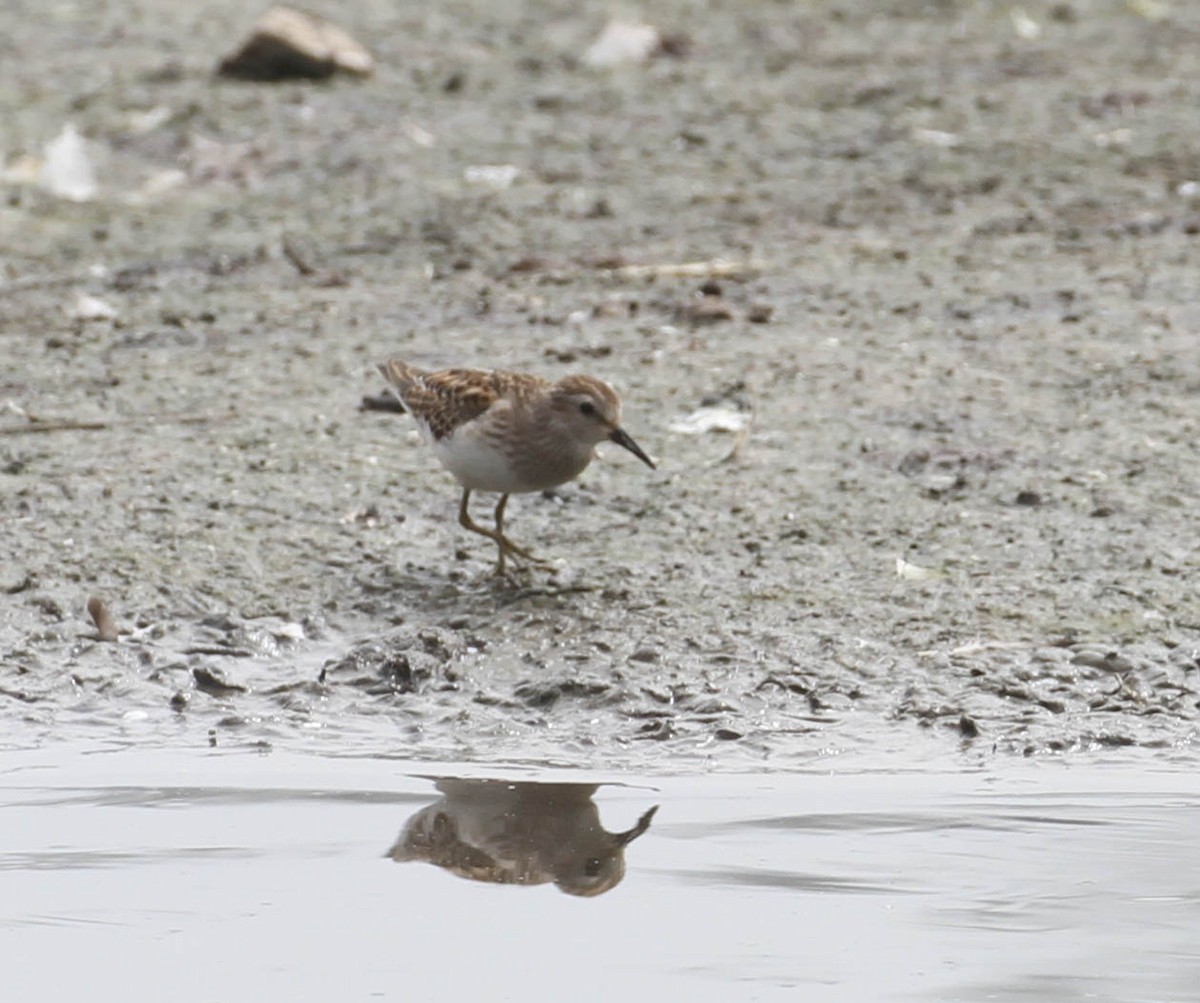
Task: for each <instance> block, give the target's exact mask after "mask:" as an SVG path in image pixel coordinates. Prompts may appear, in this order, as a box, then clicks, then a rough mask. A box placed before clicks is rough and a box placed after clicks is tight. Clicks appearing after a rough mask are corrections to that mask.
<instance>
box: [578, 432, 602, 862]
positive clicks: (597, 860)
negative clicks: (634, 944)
mask: <svg viewBox="0 0 1200 1003" xmlns="http://www.w3.org/2000/svg"><path fill="white" fill-rule="evenodd" d="M593 410H594V409H593ZM603 867H604V862H603V861H602V860H600V859H598V858H596V857H592V858H591V859H590V860H588V861H586V862H585V863H584V865H583V873H584V876H585V877H589V878H595V877H598V876H599V874H600V870H601V868H603Z"/></svg>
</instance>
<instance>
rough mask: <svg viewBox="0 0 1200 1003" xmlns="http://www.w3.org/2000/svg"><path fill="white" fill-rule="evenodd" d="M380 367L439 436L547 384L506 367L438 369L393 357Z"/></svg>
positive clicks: (416, 414)
mask: <svg viewBox="0 0 1200 1003" xmlns="http://www.w3.org/2000/svg"><path fill="white" fill-rule="evenodd" d="M379 368H380V371H381V372H382V373H383V375H384V377H386V379H387V381H388V382H389V383H390V384H391V385H392V387H393V388H394V390H395V392H396V395H397V396H398V397H399V398H400V400H401V402H402V403H403V404H404V407H405V409H406V410H407V411H408V412H409V414H411V415H412V416H413V417H414V418H416V419H417V420H419V421H421V422H423V423H424V424H425V425H427V426H428V428H429V431H430V434H431V435H432V436H433V438H434V439H435V440H438V439H444V438H445V437H446V436H447V435H449V434H450V433H451V432H453V431H454V430H455V429H456V428H458V426H460V425H462V424H465V423H466V422H468V421H473V420H474V419H475V418H478V417H479V416H480V415H481V414H483V413H484V412H485V411H487V410H488V408H490V407H491V406H492V405H493V404H495V403H496V402H497V401H498V400H502V399H505V398H508V399H512V400H523V399H526V398H528V397H529V396H530V395H531V394H533V393H534V392H536V391H537V389H538V388H539V387H540V386H542V385H543V384H544V382H545V381H543V380H541V379H540V378H539V377H537V376H530V375H528V374H526V373H511V372H507V371H505V370H502V369H496V370H485V369H442V370H440V371H438V372H436V373H430V372H426V371H425V370H422V369H417V368H416V367H415V366H409V365H408V364H407V363H405V362H403V361H401V360H399V359H391V360H389V361H388V362H385V363H384V364H383V365H381V366H380V367H379Z"/></svg>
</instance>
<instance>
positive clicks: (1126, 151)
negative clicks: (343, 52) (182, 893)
mask: <svg viewBox="0 0 1200 1003" xmlns="http://www.w3.org/2000/svg"><path fill="white" fill-rule="evenodd" d="M308 6H310V7H314V8H316V9H318V10H321V9H325V12H326V13H328V14H329V15H330V16H332V17H334V18H335V19H336V20H338V21H339V23H341V24H342V25H343V26H344V27H345V28H347V29H348V30H349V31H350V32H351V33H353V34H355V35H357V36H359V37H360V38H362V39H363V40H365V41H367V42H368V43H369V45H370V46H371V48H372V50H373V52H374V53H375V56H376V58H377V60H378V68H377V71H376V73H375V75H374V76H373V77H371V78H369V79H367V80H363V81H359V80H350V79H346V80H335V81H333V82H330V83H325V84H313V83H285V84H276V85H262V84H250V83H236V82H228V81H221V80H218V79H216V78H214V76H213V73H212V71H213V68H214V66H215V64H216V62H217V61H218V59H219V58H220V57H221V56H223V55H225V54H226V53H227V52H228V51H229V50H230V49H231V48H232V47H233V46H234V43H235V41H236V40H237V39H238V38H239V37H240V36H241V34H242V33H243V32H244V31H245V30H246V29H248V26H249V24H248V21H249V19H248V18H247V16H246V15H245V14H244V13H243V11H244V5H242V4H235V3H232V2H228V3H227V2H223V0H212V2H207V3H204V4H194V5H183V4H176V3H169V2H166V0H142V2H135V3H130V4H123V5H117V6H114V5H108V4H100V3H86V2H78V3H67V4H58V5H54V7H53V10H52V11H50V10H48V9H46V8H45V7H44V5H42V4H35V3H32V2H28V3H26V2H15V3H7V4H5V5H4V8H3V11H2V12H0V60H2V62H3V65H4V73H3V74H2V75H0V122H3V132H0V157H2V158H3V162H4V178H5V181H4V191H3V194H4V196H5V197H4V199H3V202H2V205H0V244H2V246H3V248H4V251H3V259H2V264H0V356H2V359H3V362H4V365H3V367H2V369H0V590H2V601H0V707H2V713H3V716H4V721H5V733H4V738H3V741H4V743H5V744H6V745H9V746H10V747H11V746H29V745H38V744H41V743H44V742H46V741H47V740H49V739H50V738H52V737H65V738H70V739H72V740H76V741H79V740H84V741H86V740H93V739H94V740H99V741H110V740H115V741H118V742H137V743H143V744H146V745H150V746H154V745H179V744H185V745H192V746H195V745H201V744H204V743H211V744H217V745H218V746H227V745H260V746H262V747H288V748H294V749H304V750H306V751H316V752H321V751H324V750H332V749H335V748H336V749H338V750H350V751H354V752H356V753H359V754H363V755H394V756H403V757H412V758H438V759H443V760H454V761H463V760H475V761H490V760H501V759H503V760H507V761H515V760H520V761H526V762H536V763H556V764H563V765H594V764H596V763H597V762H602V763H604V764H605V765H606V766H614V767H622V766H624V767H631V768H636V769H639V770H642V771H646V772H651V773H653V772H655V771H658V770H675V769H679V768H688V766H689V764H695V763H697V762H707V763H710V764H715V765H717V766H722V767H728V768H730V769H739V768H746V767H747V766H749V765H751V764H754V765H756V766H761V767H764V768H766V769H776V768H778V769H783V768H788V767H792V766H796V765H798V764H804V763H809V762H811V761H812V760H813V759H815V758H819V757H822V756H826V755H831V754H836V753H851V752H859V753H863V754H866V755H880V756H886V755H889V754H891V753H895V754H896V755H898V756H901V757H903V756H906V755H907V756H913V757H915V758H934V759H936V758H939V757H941V756H945V755H954V754H957V752H958V750H960V748H962V749H963V750H965V752H966V754H967V756H968V758H973V757H979V756H984V757H986V756H991V755H992V754H993V753H999V754H1001V755H1003V754H1008V753H1017V754H1019V753H1045V752H1053V751H1060V750H1092V749H1095V748H1097V747H1103V746H1124V745H1140V746H1147V747H1151V748H1168V749H1171V750H1173V752H1172V755H1173V756H1175V757H1178V756H1184V757H1187V756H1188V755H1190V754H1191V752H1190V750H1191V747H1192V742H1193V741H1194V738H1195V736H1196V732H1197V719H1198V716H1200V708H1198V702H1200V693H1198V686H1197V679H1198V659H1200V608H1198V603H1197V598H1196V590H1195V580H1196V574H1197V571H1198V570H1200V568H1198V565H1200V560H1198V555H1197V544H1196V539H1197V533H1196V531H1197V517H1196V495H1197V480H1198V478H1200V473H1198V471H1200V462H1198V460H1200V447H1198V445H1197V426H1198V424H1200V394H1198V391H1200V363H1198V349H1197V343H1196V330H1197V326H1198V324H1200V308H1198V307H1197V305H1196V301H1195V288H1196V281H1195V277H1196V274H1197V270H1196V269H1197V252H1196V244H1197V241H1198V240H1200V207H1198V206H1197V204H1196V201H1195V200H1196V199H1197V198H1200V188H1197V184H1200V148H1198V147H1197V145H1196V139H1195V129H1194V125H1195V109H1196V107H1197V106H1198V103H1200V93H1198V91H1200V66H1198V65H1197V63H1198V61H1200V44H1198V43H1200V9H1197V8H1196V7H1194V6H1193V5H1188V4H1183V3H1176V4H1169V5H1167V4H1163V5H1159V4H1148V3H1147V4H1141V5H1126V4H1123V3H1117V2H1115V0H1114V2H1101V0H1096V2H1082V0H1078V2H1071V3H1064V4H1058V5H1056V6H1054V7H1053V8H1052V10H1051V9H1049V8H1047V10H1045V11H1043V10H1042V9H1041V8H1038V10H1037V12H1036V14H1037V17H1038V18H1039V20H1036V21H1029V20H1028V19H1027V18H1025V15H1019V16H1015V15H1014V14H1013V8H1012V7H1011V5H1009V4H1000V3H995V4H992V3H976V4H970V5H958V4H948V3H946V4H937V3H934V4H918V3H907V2H904V3H901V2H893V3H876V2H869V3H868V2H862V3H857V2H849V0H846V2H838V3H819V2H818V3H809V4H803V5H795V4H768V3H762V4H752V5H727V6H726V7H725V8H722V7H719V6H718V7H717V8H713V9H705V10H704V11H703V14H702V15H698V13H697V10H698V9H697V8H696V7H695V5H693V4H684V3H652V4H647V5H645V7H644V9H643V16H644V17H645V18H646V19H647V20H648V21H650V22H652V23H653V24H655V25H657V26H658V27H659V28H660V29H662V30H663V31H664V32H667V33H670V34H671V35H672V37H673V39H674V44H673V45H672V46H671V49H672V52H671V54H665V55H662V56H659V57H657V58H655V59H653V60H651V61H649V62H647V63H645V64H644V65H633V66H624V67H620V68H617V69H613V70H610V71H596V70H592V69H588V68H586V67H585V66H583V65H582V64H581V61H580V54H581V53H582V51H583V50H584V48H585V47H586V46H587V44H588V43H589V42H590V41H591V40H592V39H593V38H595V36H596V35H597V34H598V32H599V31H600V29H601V28H602V27H603V19H602V17H600V16H599V14H596V15H593V16H583V15H581V14H580V12H579V9H578V5H576V4H566V3H561V4H551V3H545V4H532V3H530V4H503V5H499V4H488V3H480V2H478V0H476V2H465V3H454V2H452V3H447V4H441V5H438V6H437V7H436V9H424V8H409V7H404V6H399V7H398V6H397V5H396V4H394V3H391V2H386V3H385V2H382V0H378V2H362V3H356V4H354V5H350V6H346V5H324V4H319V3H317V4H309V5H308ZM735 8H736V9H735ZM1030 10H1031V11H1032V7H1031V8H1030ZM68 122H71V123H74V125H75V126H76V127H77V128H78V129H79V130H80V132H81V133H83V135H84V136H86V138H87V140H88V142H89V151H90V155H91V156H92V157H93V158H94V161H95V165H96V171H97V176H98V181H99V186H100V189H99V193H98V195H97V197H96V198H94V199H92V200H90V201H86V202H79V203H76V202H72V201H68V200H64V199H61V198H56V197H54V196H52V195H51V194H49V193H47V192H46V191H44V190H43V189H42V188H41V187H39V185H38V184H37V183H36V181H35V180H34V177H35V175H36V171H37V160H38V159H39V158H40V157H42V155H43V150H44V148H45V144H47V143H48V142H49V141H50V140H52V139H53V138H54V137H55V136H56V135H57V134H59V132H60V130H61V129H62V128H63V126H64V125H65V124H66V123H68ZM497 167H499V168H509V167H511V168H512V170H499V171H497V170H482V171H481V170H478V168H497ZM297 262H300V264H301V265H302V266H303V267H297ZM695 262H710V263H713V264H712V267H711V269H710V270H711V272H712V273H713V274H712V277H711V278H709V277H707V276H706V275H705V274H703V273H704V272H705V269H700V273H701V274H691V273H689V271H688V270H686V269H685V270H683V272H682V274H681V273H680V270H679V269H677V268H674V267H672V266H676V265H680V264H683V263H695ZM628 266H648V267H646V268H631V267H628ZM702 287H703V289H702ZM705 290H706V291H707V293H708V297H709V298H708V299H704V298H703V294H704V291H705ZM84 295H86V296H90V297H95V298H97V299H99V300H101V301H103V303H104V304H107V306H108V307H111V308H112V311H113V312H114V313H115V316H114V317H111V318H109V319H81V318H79V317H78V316H73V314H79V313H83V314H86V315H95V314H96V313H97V310H96V308H95V306H94V305H92V306H90V307H89V306H87V304H86V303H84V304H83V305H82V306H81V302H80V297H81V296H84ZM101 312H102V311H101ZM393 353H402V354H404V355H405V356H406V357H407V358H409V359H411V360H412V361H414V362H417V363H419V364H423V365H433V366H438V365H472V366H503V367H507V368H516V369H527V370H532V371H536V372H539V373H542V374H544V375H546V376H550V377H556V376H559V375H563V374H566V373H568V372H573V371H584V372H589V373H593V374H595V375H599V376H602V377H604V378H606V379H608V380H610V381H611V382H612V383H613V384H614V385H616V386H617V387H618V388H619V390H620V391H621V392H622V394H623V396H624V399H625V408H626V424H627V427H628V429H629V431H630V432H631V433H632V434H633V435H634V436H635V437H636V438H637V439H638V441H639V442H640V443H641V444H642V445H643V446H644V447H645V448H646V449H647V450H648V451H649V452H650V453H651V454H653V455H654V456H656V457H657V458H658V459H659V460H660V464H659V470H658V471H657V472H653V473H652V472H650V471H648V470H647V469H645V468H644V467H642V466H641V465H639V464H637V462H636V460H634V459H633V458H632V457H629V456H628V455H626V454H624V453H622V452H620V451H619V450H615V449H614V450H609V451H608V453H607V454H606V455H605V456H604V457H603V462H599V463H596V464H594V465H593V466H592V467H591V468H590V469H589V470H588V471H587V472H586V474H585V476H584V477H583V478H582V479H581V480H580V481H579V482H578V483H577V484H573V485H569V486H567V487H564V488H563V489H561V490H560V491H558V492H555V493H554V494H553V495H552V496H548V497H544V496H541V495H535V496H526V497H521V498H517V499H514V502H513V504H512V505H510V508H509V519H510V530H511V533H512V535H513V536H514V538H515V539H517V540H518V541H520V542H522V543H525V544H527V545H530V546H532V547H534V549H536V550H537V551H538V552H539V553H540V554H542V555H543V556H547V557H550V558H552V559H553V560H554V561H555V562H556V564H557V570H555V571H554V572H553V573H550V574H547V573H543V572H533V573H531V574H530V575H529V576H528V577H527V578H526V579H524V580H521V581H518V582H516V583H503V582H499V583H498V582H494V581H491V580H489V579H488V577H487V573H488V571H489V568H490V564H491V561H492V559H493V554H492V552H491V551H490V550H489V548H488V546H487V545H486V544H485V541H479V540H476V539H468V538H466V537H465V535H464V533H463V532H462V531H461V530H460V529H459V527H458V526H457V525H456V522H455V518H454V516H455V505H456V502H457V490H456V487H455V485H454V484H453V482H452V481H451V480H450V478H449V476H448V475H446V474H445V473H444V472H442V471H441V470H440V469H439V468H438V467H437V464H436V462H435V461H434V459H433V458H432V456H431V455H430V454H429V453H428V452H427V451H426V450H425V449H424V448H423V447H422V446H421V445H420V444H419V443H418V441H417V440H416V437H415V435H414V434H412V432H411V429H410V426H409V425H408V423H407V419H405V418H403V417H398V416H394V415H386V414H379V413H372V412H362V411H360V409H359V401H360V399H361V398H362V396H363V395H364V394H372V393H376V392H378V391H379V390H380V389H381V387H380V381H379V379H378V377H377V376H376V375H375V373H374V363H375V361H377V360H378V359H380V358H383V357H385V356H387V355H390V354H393ZM698 412H699V413H698ZM714 416H715V417H717V418H719V419H720V420H721V421H723V422H725V423H726V424H727V425H729V424H732V425H737V424H741V425H742V426H743V427H742V429H741V431H739V432H721V431H697V429H698V428H702V427H703V426H704V422H703V420H702V419H705V418H712V417H714ZM91 596H97V597H100V598H102V599H103V600H104V601H105V602H106V603H107V605H108V607H109V608H110V610H111V611H112V614H113V616H114V617H115V618H116V621H117V624H118V625H119V626H120V627H121V628H122V630H123V631H124V633H123V634H122V635H121V638H120V640H119V641H118V642H117V643H105V642H101V641H97V640H95V639H94V637H93V635H94V630H93V627H92V625H91V622H90V620H89V618H88V616H87V613H86V612H85V604H86V602H87V600H88V598H89V597H91Z"/></svg>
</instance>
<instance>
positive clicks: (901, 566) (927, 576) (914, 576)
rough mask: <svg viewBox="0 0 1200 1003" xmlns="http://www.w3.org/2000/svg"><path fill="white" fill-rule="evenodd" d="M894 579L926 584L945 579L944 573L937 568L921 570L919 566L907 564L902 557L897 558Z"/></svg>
mask: <svg viewBox="0 0 1200 1003" xmlns="http://www.w3.org/2000/svg"><path fill="white" fill-rule="evenodd" d="M896 577H897V578H900V579H902V580H904V581H906V582H928V581H933V580H934V579H936V578H945V577H946V573H945V572H944V571H942V570H941V569H939V568H923V567H921V565H919V564H911V563H909V562H908V561H906V560H905V559H904V558H903V557H897V558H896Z"/></svg>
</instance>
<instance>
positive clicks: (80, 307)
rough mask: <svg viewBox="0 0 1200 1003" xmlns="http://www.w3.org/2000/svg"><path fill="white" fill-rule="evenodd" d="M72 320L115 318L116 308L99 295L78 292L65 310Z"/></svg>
mask: <svg viewBox="0 0 1200 1003" xmlns="http://www.w3.org/2000/svg"><path fill="white" fill-rule="evenodd" d="M67 313H68V314H69V315H70V317H71V318H72V319H74V320H116V319H117V308H116V307H115V306H113V305H112V304H111V303H107V302H105V301H104V300H102V299H101V298H100V297H99V296H92V295H90V294H88V293H80V294H79V295H78V296H77V297H76V298H75V302H74V303H73V304H72V305H71V308H70V309H69V310H68V311H67Z"/></svg>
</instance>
